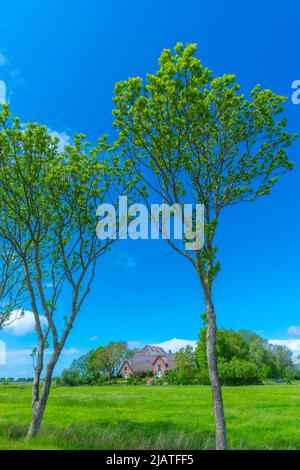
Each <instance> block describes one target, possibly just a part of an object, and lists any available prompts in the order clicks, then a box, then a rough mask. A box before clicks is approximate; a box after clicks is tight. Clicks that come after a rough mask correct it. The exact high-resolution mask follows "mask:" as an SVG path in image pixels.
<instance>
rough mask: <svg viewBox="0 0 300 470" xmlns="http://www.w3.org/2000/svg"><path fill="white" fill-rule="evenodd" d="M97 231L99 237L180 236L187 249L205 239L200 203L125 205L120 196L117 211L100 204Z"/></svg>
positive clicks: (124, 238) (196, 245) (197, 248)
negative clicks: (148, 205)
mask: <svg viewBox="0 0 300 470" xmlns="http://www.w3.org/2000/svg"><path fill="white" fill-rule="evenodd" d="M97 216H99V217H100V220H99V222H98V224H97V228H96V232H97V236H98V238H99V239H100V240H108V239H109V240H115V239H117V238H118V239H121V240H126V239H128V238H130V239H131V240H139V239H140V240H148V239H151V240H158V239H159V238H160V235H161V238H163V239H167V240H171V239H172V238H173V239H174V240H183V242H184V244H185V249H186V250H200V249H201V248H202V247H203V243H204V206H203V204H195V205H193V204H183V206H181V205H180V204H173V205H169V204H165V203H162V204H151V205H150V210H149V208H148V207H147V206H146V205H144V204H132V205H130V206H128V199H127V196H120V197H119V201H118V213H117V210H116V208H115V207H114V206H113V204H100V205H99V206H98V208H97Z"/></svg>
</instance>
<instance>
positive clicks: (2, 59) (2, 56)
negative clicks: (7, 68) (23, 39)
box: [0, 52, 7, 67]
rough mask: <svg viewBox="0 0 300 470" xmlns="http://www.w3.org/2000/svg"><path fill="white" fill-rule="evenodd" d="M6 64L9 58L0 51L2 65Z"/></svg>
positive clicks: (0, 65) (0, 64)
mask: <svg viewBox="0 0 300 470" xmlns="http://www.w3.org/2000/svg"><path fill="white" fill-rule="evenodd" d="M5 64H7V59H6V57H5V55H4V54H2V52H0V67H3V66H4V65H5Z"/></svg>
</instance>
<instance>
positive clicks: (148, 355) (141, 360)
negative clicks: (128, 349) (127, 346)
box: [121, 345, 174, 372]
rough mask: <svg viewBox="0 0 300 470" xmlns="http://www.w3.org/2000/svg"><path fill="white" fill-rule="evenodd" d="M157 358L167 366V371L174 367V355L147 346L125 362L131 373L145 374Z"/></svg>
mask: <svg viewBox="0 0 300 470" xmlns="http://www.w3.org/2000/svg"><path fill="white" fill-rule="evenodd" d="M158 357H161V358H162V359H163V360H164V361H165V362H166V364H168V369H172V368H173V367H174V354H168V353H166V351H164V349H162V348H159V347H157V346H149V345H147V346H145V347H143V348H142V349H141V350H140V351H137V352H136V353H135V354H134V355H133V356H132V358H131V359H130V360H127V361H125V362H127V363H128V364H129V366H130V368H131V369H132V371H133V372H146V371H148V370H151V369H152V365H153V363H154V362H155V361H156V359H157V358H158ZM123 364H124V363H123ZM123 364H122V366H121V368H122V367H123Z"/></svg>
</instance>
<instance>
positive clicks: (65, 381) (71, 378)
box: [61, 369, 86, 387]
mask: <svg viewBox="0 0 300 470" xmlns="http://www.w3.org/2000/svg"><path fill="white" fill-rule="evenodd" d="M61 384H62V385H66V386H67V387H78V386H79V385H86V379H85V378H84V377H82V375H81V374H80V371H79V370H78V369H65V370H64V371H63V372H62V374H61Z"/></svg>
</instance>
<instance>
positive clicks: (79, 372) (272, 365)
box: [56, 328, 300, 386]
mask: <svg viewBox="0 0 300 470" xmlns="http://www.w3.org/2000/svg"><path fill="white" fill-rule="evenodd" d="M134 352H135V351H133V350H130V349H128V347H127V344H126V343H125V342H112V343H110V344H109V345H108V346H106V347H102V346H101V347H100V348H98V349H97V350H95V351H90V352H88V353H87V354H85V355H83V356H81V357H80V358H79V359H76V360H75V361H73V363H72V364H71V366H70V367H69V368H68V369H65V370H64V371H63V372H62V374H61V376H60V377H57V378H56V385H60V384H61V385H67V386H78V385H105V384H113V383H126V384H129V385H130V384H132V385H138V384H143V383H146V382H147V383H149V378H152V379H153V380H151V381H150V382H151V383H153V384H166V383H167V384H173V385H190V384H201V385H208V384H209V377H208V366H207V356H206V329H205V328H204V329H202V330H201V331H200V335H199V341H198V343H197V347H196V349H195V350H193V349H192V348H191V347H190V346H187V347H186V348H183V349H181V350H180V351H178V352H177V353H176V355H175V368H174V369H173V370H170V371H168V372H166V373H165V375H164V376H163V377H161V378H157V377H153V373H152V372H151V371H147V372H140V373H135V374H133V375H132V376H131V377H130V378H129V379H127V380H126V379H123V378H122V377H121V376H119V375H118V371H119V368H120V365H121V364H122V362H123V361H124V359H130V357H131V356H132V354H133V353H134ZM217 358H218V370H219V376H220V380H221V383H222V384H223V385H252V384H261V383H266V382H268V381H280V382H291V381H293V380H300V370H299V369H298V368H297V366H296V365H295V364H294V363H293V361H292V353H291V351H290V350H289V349H288V348H286V347H284V346H275V345H271V344H269V343H268V341H267V340H264V339H263V338H262V337H260V336H258V335H257V334H255V333H253V332H251V331H239V332H236V331H231V330H225V329H219V330H218V331H217Z"/></svg>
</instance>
